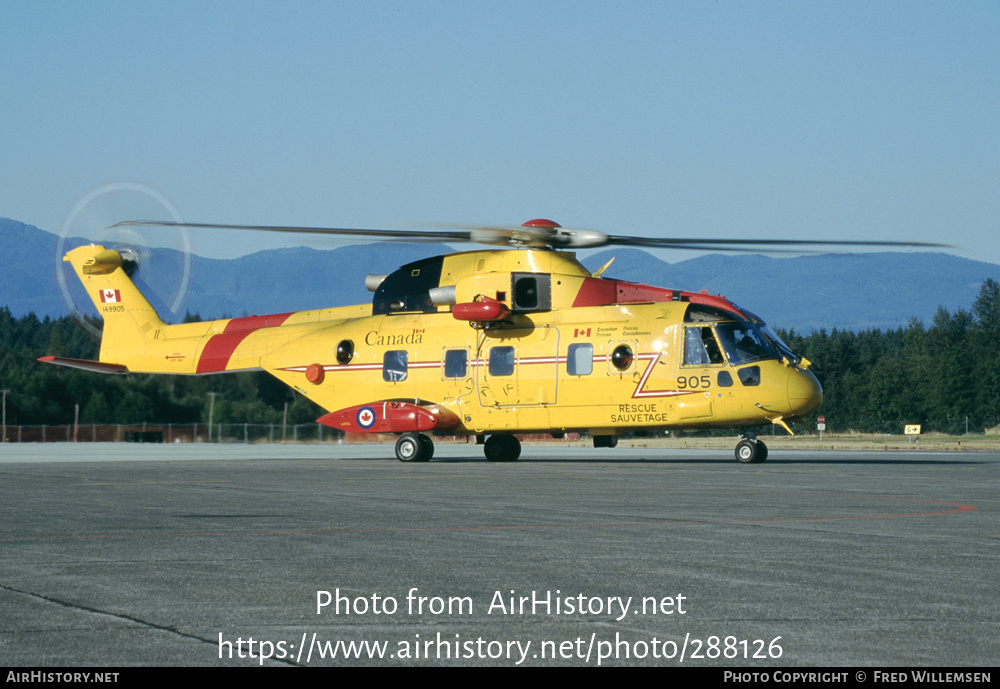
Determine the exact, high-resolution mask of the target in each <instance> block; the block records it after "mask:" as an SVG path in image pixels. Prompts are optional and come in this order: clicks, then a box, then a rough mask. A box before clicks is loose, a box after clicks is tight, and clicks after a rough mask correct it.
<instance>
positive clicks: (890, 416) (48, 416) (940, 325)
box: [0, 279, 1000, 434]
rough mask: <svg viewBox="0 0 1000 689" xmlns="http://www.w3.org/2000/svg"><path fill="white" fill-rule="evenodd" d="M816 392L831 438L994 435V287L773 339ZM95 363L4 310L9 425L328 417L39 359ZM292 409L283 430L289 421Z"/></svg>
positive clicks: (192, 380)
mask: <svg viewBox="0 0 1000 689" xmlns="http://www.w3.org/2000/svg"><path fill="white" fill-rule="evenodd" d="M780 335H781V337H782V339H784V340H785V342H786V343H787V344H788V345H789V346H790V347H791V348H792V351H794V352H795V353H796V354H799V355H801V356H804V357H805V358H806V359H808V360H809V361H810V362H811V364H812V365H811V370H812V371H813V372H814V373H815V374H816V377H817V378H818V379H819V381H820V383H821V384H822V385H823V404H822V406H821V407H820V409H819V411H818V414H821V415H823V416H824V417H825V419H826V424H827V430H828V431H833V432H844V431H850V430H856V431H860V432H875V433H901V432H902V429H903V426H904V424H921V425H922V426H923V428H924V431H937V432H944V433H951V434H960V433H964V432H965V431H966V429H968V431H970V432H982V431H984V430H988V429H992V428H995V427H997V426H998V425H1000V284H998V283H997V282H996V281H995V280H992V279H988V280H986V281H985V282H984V283H983V284H982V286H981V289H980V292H979V295H978V297H977V298H976V300H975V302H974V303H973V304H972V307H971V310H968V311H967V310H965V309H959V310H958V311H956V312H955V313H949V312H948V311H947V310H946V309H944V308H940V309H938V312H937V314H936V315H935V316H934V320H933V322H932V323H931V324H930V325H924V324H923V323H922V322H920V321H919V320H917V319H913V320H911V321H910V323H909V324H908V325H907V326H906V327H905V328H898V329H896V330H887V331H881V330H865V331H861V332H853V331H850V330H836V329H834V330H832V331H830V332H827V331H826V330H822V329H821V330H819V331H816V332H813V333H811V334H809V335H801V334H799V333H796V332H795V331H794V330H791V331H782V332H780ZM49 354H51V355H56V356H64V357H72V358H78V359H96V358H97V357H98V344H97V343H96V342H94V341H93V340H92V339H91V338H90V337H89V336H87V335H86V334H85V332H84V331H83V329H82V328H80V327H78V326H77V324H76V322H75V321H74V320H73V318H70V317H64V318H59V319H49V318H45V319H44V320H39V319H38V318H37V317H36V316H35V315H34V314H29V315H27V316H24V317H21V318H14V317H13V316H12V315H11V312H10V309H8V308H7V307H0V388H2V389H4V390H6V391H7V393H6V404H5V407H6V417H7V423H8V424H11V425H14V424H20V425H34V424H50V425H57V424H71V423H73V421H74V416H75V415H76V414H77V413H79V421H80V423H82V424H110V423H120V424H140V423H164V424H165V423H174V424H187V423H206V422H207V421H208V417H209V407H210V404H211V397H212V395H210V393H214V397H215V402H214V409H213V411H212V414H213V420H214V422H215V423H223V424H232V423H254V424H280V423H282V422H283V421H287V423H289V424H297V423H308V422H311V421H314V420H315V419H316V418H318V417H319V416H320V415H322V414H323V411H322V410H321V409H320V408H319V407H317V406H316V405H315V404H313V403H312V402H310V401H309V400H307V399H306V398H304V397H302V396H301V395H299V394H296V393H294V392H293V391H292V390H291V389H290V388H288V387H287V386H285V385H284V384H282V383H280V382H279V381H278V380H276V379H275V378H273V377H271V376H270V375H268V374H266V373H263V372H253V373H240V374H233V375H217V376H153V375H142V374H136V375H128V376H113V375H99V374H95V373H89V372H86V371H78V370H74V369H68V368H64V367H57V366H51V365H46V364H41V363H39V362H38V361H37V358H38V357H39V356H42V355H49ZM286 409H287V419H286V418H285V414H286Z"/></svg>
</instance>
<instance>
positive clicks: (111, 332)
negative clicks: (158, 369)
mask: <svg viewBox="0 0 1000 689" xmlns="http://www.w3.org/2000/svg"><path fill="white" fill-rule="evenodd" d="M63 260H64V261H68V262H69V263H70V264H71V265H72V266H73V269H74V270H75V271H76V274H77V276H78V277H79V278H80V282H82V283H83V286H84V288H85V289H86V290H87V294H88V295H89V296H90V298H91V300H93V302H94V306H95V307H97V311H98V313H100V314H101V316H102V317H103V318H104V336H103V337H102V338H101V361H117V362H120V361H124V360H125V359H127V358H129V355H133V356H134V354H135V353H136V352H137V351H142V349H143V347H144V346H145V345H147V344H151V343H152V342H154V341H155V339H156V337H157V335H158V334H159V331H161V330H162V329H163V328H164V327H165V325H166V324H165V323H164V322H163V320H162V319H161V318H160V316H159V315H158V314H157V313H156V311H155V310H154V309H153V307H152V306H151V305H150V303H149V301H148V300H147V299H146V297H144V296H143V295H142V293H141V292H140V291H139V289H138V288H137V287H136V286H135V284H134V283H133V282H132V280H131V278H129V276H128V275H127V274H126V273H125V270H124V268H123V266H122V256H121V254H120V253H118V252H117V251H114V250H112V249H105V248H104V247H103V246H95V245H90V246H81V247H79V248H77V249H73V250H72V251H70V252H69V253H68V254H66V256H65V257H64V258H63Z"/></svg>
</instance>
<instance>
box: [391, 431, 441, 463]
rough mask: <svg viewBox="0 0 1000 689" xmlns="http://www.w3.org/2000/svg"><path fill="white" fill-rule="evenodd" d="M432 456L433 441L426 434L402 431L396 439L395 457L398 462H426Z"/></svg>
mask: <svg viewBox="0 0 1000 689" xmlns="http://www.w3.org/2000/svg"><path fill="white" fill-rule="evenodd" d="M433 456H434V441H433V440H431V439H430V438H428V437H427V436H426V435H420V434H418V433H404V434H403V435H401V436H400V437H399V440H397V441H396V459H398V460H399V461H400V462H426V461H429V460H430V458H431V457H433Z"/></svg>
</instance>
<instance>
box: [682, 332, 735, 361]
mask: <svg viewBox="0 0 1000 689" xmlns="http://www.w3.org/2000/svg"><path fill="white" fill-rule="evenodd" d="M724 363H726V360H725V359H724V358H723V356H722V350H720V349H719V343H718V342H716V340H715V335H713V334H712V327H711V326H708V325H702V326H689V327H686V328H684V365H685V366H713V365H718V364H724Z"/></svg>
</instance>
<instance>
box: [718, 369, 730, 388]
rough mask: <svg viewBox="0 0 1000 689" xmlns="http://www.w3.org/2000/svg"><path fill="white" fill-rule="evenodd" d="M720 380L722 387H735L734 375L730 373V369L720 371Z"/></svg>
mask: <svg viewBox="0 0 1000 689" xmlns="http://www.w3.org/2000/svg"><path fill="white" fill-rule="evenodd" d="M718 382H719V387H720V388H731V387H733V377H732V376H731V375H729V371H719V376H718Z"/></svg>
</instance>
